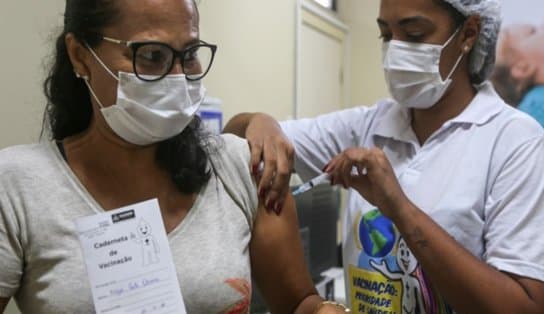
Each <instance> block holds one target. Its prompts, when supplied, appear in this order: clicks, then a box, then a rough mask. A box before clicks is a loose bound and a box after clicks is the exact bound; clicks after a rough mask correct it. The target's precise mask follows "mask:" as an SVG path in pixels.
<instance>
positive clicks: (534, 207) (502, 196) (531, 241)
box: [484, 136, 544, 281]
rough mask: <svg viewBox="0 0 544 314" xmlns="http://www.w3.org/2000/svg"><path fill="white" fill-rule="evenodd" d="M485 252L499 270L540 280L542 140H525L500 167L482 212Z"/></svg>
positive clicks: (543, 252) (543, 268)
mask: <svg viewBox="0 0 544 314" xmlns="http://www.w3.org/2000/svg"><path fill="white" fill-rule="evenodd" d="M485 215H486V217H485V220H486V222H485V229H484V241H485V244H486V245H485V253H484V259H485V260H486V262H487V263H488V264H490V265H491V266H493V267H495V268H497V269H498V270H500V271H504V272H508V273H513V274H516V275H518V276H523V277H527V278H532V279H537V280H540V281H544V234H543V233H542V228H543V227H544V139H543V137H542V136H540V137H535V138H532V139H530V140H527V141H526V142H525V143H523V145H520V146H519V147H517V148H514V149H513V150H512V151H511V153H510V154H509V155H508V156H507V158H505V160H504V162H503V163H501V165H500V171H498V175H497V176H496V178H495V180H494V182H493V183H492V185H491V188H490V194H489V197H488V200H487V202H486V211H485Z"/></svg>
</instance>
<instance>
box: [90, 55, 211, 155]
mask: <svg viewBox="0 0 544 314" xmlns="http://www.w3.org/2000/svg"><path fill="white" fill-rule="evenodd" d="M89 49H90V51H91V53H92V54H93V56H94V57H95V58H96V60H97V61H98V63H100V64H101V65H102V67H103V68H104V69H105V70H106V71H107V72H108V73H109V74H110V75H111V76H112V77H113V78H114V79H116V80H117V81H118V82H119V83H118V86H117V101H116V103H115V105H112V106H109V107H104V106H103V105H102V103H101V102H100V100H99V99H98V97H97V96H96V94H95V93H94V91H93V89H92V88H91V85H90V84H89V82H88V81H87V79H85V83H86V84H87V87H88V88H89V90H90V92H91V94H92V95H93V97H94V99H95V100H96V102H97V103H98V104H99V105H100V108H101V109H100V111H101V112H102V115H103V116H104V119H105V120H106V122H107V123H108V125H109V126H110V128H111V129H112V130H113V131H114V132H115V133H116V134H117V135H118V136H119V137H121V138H122V139H124V140H125V141H127V142H129V143H132V144H136V145H141V146H144V145H150V144H153V143H157V142H161V141H164V140H166V139H169V138H171V137H174V136H176V135H178V134H180V133H181V132H183V130H184V129H185V128H186V127H187V125H189V123H190V122H191V121H192V120H193V118H194V116H195V114H196V112H197V110H198V108H199V107H200V104H202V101H203V100H204V95H205V88H204V86H203V85H202V83H201V82H200V81H187V79H186V77H185V75H183V74H181V75H167V76H165V77H164V78H163V79H161V80H159V81H156V82H144V81H142V80H140V79H138V77H137V76H136V75H135V74H133V73H125V72H119V77H117V76H115V75H114V74H113V73H112V72H111V71H110V69H108V67H106V65H105V64H104V63H103V62H102V60H100V58H99V57H98V56H97V55H96V53H95V52H94V51H93V50H92V49H91V48H90V47H89Z"/></svg>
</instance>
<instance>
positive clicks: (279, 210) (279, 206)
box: [274, 203, 283, 216]
mask: <svg viewBox="0 0 544 314" xmlns="http://www.w3.org/2000/svg"><path fill="white" fill-rule="evenodd" d="M282 208H283V205H282V203H276V208H275V209H274V211H275V212H276V214H278V216H279V215H280V214H281V209H282Z"/></svg>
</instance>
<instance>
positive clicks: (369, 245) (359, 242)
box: [347, 206, 453, 314]
mask: <svg viewBox="0 0 544 314" xmlns="http://www.w3.org/2000/svg"><path fill="white" fill-rule="evenodd" d="M363 207H366V206H363ZM354 221H355V223H354V225H353V228H354V230H353V231H352V233H351V234H353V235H354V239H353V242H355V243H356V246H357V247H356V250H354V251H356V252H360V253H359V256H358V257H357V265H349V266H348V270H347V271H348V272H347V275H348V278H349V281H348V282H349V283H348V284H349V286H348V289H349V291H350V300H351V302H350V306H351V308H352V310H353V311H354V312H355V313H370V314H404V313H421V314H424V313H426V314H449V313H453V311H452V309H451V308H450V307H449V306H448V305H447V303H446V302H445V301H444V300H443V299H442V298H440V297H439V294H438V291H436V289H434V288H433V287H432V285H431V284H430V282H429V280H428V279H427V278H426V277H425V274H424V273H423V271H422V270H421V266H420V265H419V264H418V262H417V260H416V258H415V257H414V256H413V255H412V252H411V251H410V249H409V248H408V246H407V244H406V242H405V241H404V239H403V238H402V237H401V236H400V233H399V232H398V231H397V229H396V228H395V226H394V225H393V223H392V222H391V220H389V219H388V218H387V217H385V216H383V214H382V213H381V212H380V211H379V210H378V209H373V210H370V211H366V212H365V213H363V214H359V215H358V216H357V217H355V219H354ZM350 242H351V241H350Z"/></svg>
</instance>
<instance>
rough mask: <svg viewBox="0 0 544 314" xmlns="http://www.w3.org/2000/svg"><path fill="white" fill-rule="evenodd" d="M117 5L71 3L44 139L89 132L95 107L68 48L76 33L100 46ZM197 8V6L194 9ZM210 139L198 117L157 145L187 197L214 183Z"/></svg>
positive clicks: (49, 81) (90, 0)
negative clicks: (209, 146) (103, 33)
mask: <svg viewBox="0 0 544 314" xmlns="http://www.w3.org/2000/svg"><path fill="white" fill-rule="evenodd" d="M115 2H116V1H115V0H67V1H66V10H65V13H64V28H63V30H62V33H61V34H60V35H59V36H58V37H57V39H56V47H55V54H54V60H53V63H52V66H51V69H50V71H49V74H48V76H47V78H46V80H45V82H44V85H43V88H44V92H45V96H46V97H47V106H46V109H45V113H44V121H43V126H42V134H43V133H44V132H49V133H50V137H51V138H52V139H54V140H56V141H61V140H63V139H64V138H66V137H69V136H72V135H75V134H78V133H81V132H83V131H85V130H86V129H87V128H88V127H89V124H90V122H91V118H92V111H93V109H92V104H91V99H90V95H89V90H88V89H87V87H86V85H85V83H84V82H83V81H82V80H81V79H78V78H77V77H76V76H75V74H74V69H73V66H72V63H71V61H70V58H69V56H68V51H67V47H66V43H65V37H66V35H67V34H69V33H72V34H74V36H75V38H76V39H77V40H78V41H79V42H81V43H87V44H88V45H89V46H91V47H96V45H98V44H99V43H100V41H101V31H102V29H103V28H105V27H107V26H110V25H111V24H112V23H113V22H114V21H115V19H116V18H117V17H118V15H119V12H118V10H117V8H116V5H115ZM195 7H196V4H195ZM208 138H209V135H208V134H207V133H206V132H205V131H204V130H203V129H202V128H201V121H200V119H199V118H198V117H195V118H194V120H193V121H192V122H191V123H190V124H189V126H187V128H185V130H184V131H183V132H182V133H181V134H179V135H177V136H175V137H173V138H171V139H168V140H166V141H164V142H161V143H159V144H158V149H157V153H156V161H157V163H158V164H159V166H160V167H161V168H163V169H165V170H166V171H168V173H170V176H171V178H172V180H173V182H174V183H175V184H176V186H177V187H178V189H179V190H180V191H181V192H182V193H195V192H198V191H199V190H200V189H201V188H202V187H203V186H204V185H205V184H206V183H207V182H208V180H209V179H210V176H211V173H210V171H209V169H208V160H209V158H208V157H209V150H208V144H209V141H208Z"/></svg>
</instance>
